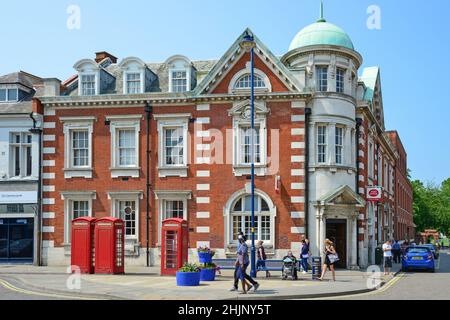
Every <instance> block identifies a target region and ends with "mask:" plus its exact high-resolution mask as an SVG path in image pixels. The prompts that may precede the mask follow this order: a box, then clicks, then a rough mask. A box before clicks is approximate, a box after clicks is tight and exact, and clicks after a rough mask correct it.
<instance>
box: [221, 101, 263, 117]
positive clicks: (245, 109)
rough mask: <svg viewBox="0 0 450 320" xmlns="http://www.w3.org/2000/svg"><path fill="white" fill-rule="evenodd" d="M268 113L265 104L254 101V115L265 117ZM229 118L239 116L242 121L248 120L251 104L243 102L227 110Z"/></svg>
mask: <svg viewBox="0 0 450 320" xmlns="http://www.w3.org/2000/svg"><path fill="white" fill-rule="evenodd" d="M269 112H270V110H269V109H268V108H267V106H266V103H265V102H261V101H255V115H256V116H258V115H264V116H265V115H266V114H268V113H269ZM228 114H229V115H230V116H240V117H242V118H243V119H250V117H251V102H250V100H248V99H247V100H244V101H241V102H238V103H236V104H234V106H233V108H231V109H230V110H228Z"/></svg>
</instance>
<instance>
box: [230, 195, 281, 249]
mask: <svg viewBox="0 0 450 320" xmlns="http://www.w3.org/2000/svg"><path fill="white" fill-rule="evenodd" d="M255 194H256V195H257V196H259V197H261V198H262V199H264V200H265V201H266V202H267V205H268V206H269V212H268V213H269V214H270V238H271V241H264V243H265V244H266V245H268V246H271V247H273V248H275V247H276V232H275V231H276V228H275V224H276V218H277V208H276V207H275V205H274V203H273V201H272V199H271V198H270V197H269V195H267V194H266V193H265V192H264V191H261V190H259V189H256V190H255ZM246 195H249V194H248V193H247V192H246V190H245V188H244V189H242V190H239V191H237V192H235V193H234V194H233V195H232V196H231V197H230V198H229V200H228V201H227V203H226V204H225V208H224V217H225V244H226V245H227V246H228V247H230V246H231V247H234V246H236V244H237V242H235V241H234V240H233V238H234V237H233V216H236V214H233V212H234V211H233V209H234V206H235V204H236V202H237V201H238V200H239V199H240V198H242V197H244V196H246ZM263 215H264V216H268V214H263ZM260 226H261V224H258V228H259V227H260ZM242 231H244V230H242ZM247 236H248V237H250V235H247ZM247 240H249V241H250V240H251V239H250V238H248V239H247Z"/></svg>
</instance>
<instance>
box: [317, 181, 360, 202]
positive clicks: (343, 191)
mask: <svg viewBox="0 0 450 320" xmlns="http://www.w3.org/2000/svg"><path fill="white" fill-rule="evenodd" d="M317 202H318V204H319V205H321V206H355V207H365V206H366V201H365V200H364V199H363V198H362V197H361V196H360V195H358V194H357V193H356V192H354V191H353V190H352V189H351V188H350V187H349V186H347V185H345V186H341V187H339V188H338V189H336V190H334V191H332V192H330V193H328V194H326V195H325V196H323V197H321V198H320V199H318V201H317Z"/></svg>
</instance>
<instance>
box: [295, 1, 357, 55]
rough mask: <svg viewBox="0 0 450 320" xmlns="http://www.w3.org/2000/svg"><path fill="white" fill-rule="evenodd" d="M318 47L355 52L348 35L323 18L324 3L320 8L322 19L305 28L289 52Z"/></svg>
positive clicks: (296, 37)
mask: <svg viewBox="0 0 450 320" xmlns="http://www.w3.org/2000/svg"><path fill="white" fill-rule="evenodd" d="M317 45H332V46H339V47H344V48H347V49H350V50H355V47H354V46H353V42H352V40H351V39H350V37H349V36H348V34H347V33H346V32H345V31H344V30H342V29H341V28H339V27H338V26H336V25H334V24H332V23H329V22H327V21H326V20H325V19H324V17H323V3H322V5H321V7H320V19H319V20H317V22H316V23H313V24H311V25H309V26H307V27H305V28H303V29H302V30H301V31H300V32H299V33H298V34H297V35H296V36H295V37H294V40H292V43H291V45H290V47H289V51H292V50H295V49H297V48H303V47H308V46H317Z"/></svg>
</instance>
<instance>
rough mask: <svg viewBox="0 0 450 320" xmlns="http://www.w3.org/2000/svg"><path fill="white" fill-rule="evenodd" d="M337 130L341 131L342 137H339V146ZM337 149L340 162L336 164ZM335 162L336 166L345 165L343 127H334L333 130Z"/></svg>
mask: <svg viewBox="0 0 450 320" xmlns="http://www.w3.org/2000/svg"><path fill="white" fill-rule="evenodd" d="M338 130H341V132H342V136H341V144H338V143H337V142H338V141H337V139H338ZM338 148H340V151H341V161H340V162H338ZM335 150H336V151H335V158H336V159H335V162H336V165H340V166H342V165H344V164H345V127H343V126H336V128H335Z"/></svg>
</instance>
